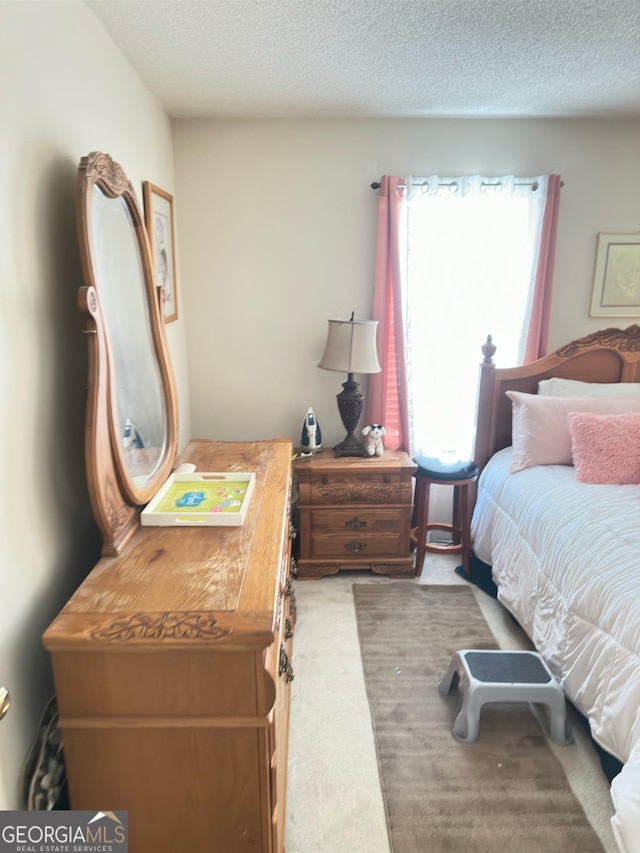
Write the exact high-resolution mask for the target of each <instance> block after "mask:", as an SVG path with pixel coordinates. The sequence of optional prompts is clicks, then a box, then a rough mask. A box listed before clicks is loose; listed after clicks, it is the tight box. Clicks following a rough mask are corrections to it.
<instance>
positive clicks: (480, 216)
mask: <svg viewBox="0 0 640 853" xmlns="http://www.w3.org/2000/svg"><path fill="white" fill-rule="evenodd" d="M407 184H408V192H407V193H406V194H405V201H404V203H403V206H402V216H401V237H402V244H401V258H402V265H403V270H402V279H403V292H404V309H405V323H406V350H407V366H408V376H407V382H408V405H409V423H410V441H411V449H412V452H413V453H425V454H427V455H431V456H437V455H442V454H445V453H446V454H447V455H451V454H455V455H456V456H459V457H466V458H470V456H471V453H472V448H473V438H474V435H473V426H474V419H475V401H476V392H477V380H478V365H479V363H480V361H481V358H482V355H481V351H480V347H481V345H482V344H483V343H484V341H485V339H486V337H487V335H488V334H490V335H492V336H493V339H494V342H495V343H496V344H497V345H498V346H499V363H500V364H502V365H504V366H512V365H516V364H521V363H522V361H523V356H524V345H525V340H526V332H527V326H528V322H529V316H530V312H531V302H532V297H533V289H534V284H535V276H536V269H537V263H538V247H539V244H540V233H541V227H542V220H543V215H544V210H545V203H546V195H547V178H546V176H540V177H535V178H514V176H513V175H510V176H506V177H502V178H489V177H484V176H481V175H474V176H464V177H438V176H431V177H429V178H421V179H419V180H418V179H416V180H415V181H412V180H411V179H407Z"/></svg>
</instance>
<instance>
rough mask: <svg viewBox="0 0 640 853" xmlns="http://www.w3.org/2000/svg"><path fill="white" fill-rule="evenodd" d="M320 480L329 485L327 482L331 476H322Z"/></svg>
mask: <svg viewBox="0 0 640 853" xmlns="http://www.w3.org/2000/svg"><path fill="white" fill-rule="evenodd" d="M320 482H321V483H322V484H323V485H325V486H326V485H327V483H328V482H329V478H328V477H322V478H321V479H320Z"/></svg>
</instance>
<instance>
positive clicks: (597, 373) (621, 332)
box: [473, 325, 640, 469]
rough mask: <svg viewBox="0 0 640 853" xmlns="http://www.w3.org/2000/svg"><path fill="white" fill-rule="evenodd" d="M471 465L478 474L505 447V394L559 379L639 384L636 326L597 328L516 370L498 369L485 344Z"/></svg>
mask: <svg viewBox="0 0 640 853" xmlns="http://www.w3.org/2000/svg"><path fill="white" fill-rule="evenodd" d="M482 351H483V353H484V361H483V362H482V364H481V365H480V380H479V387H478V408H477V412H476V438H475V446H474V456H473V458H474V460H475V463H476V465H478V467H479V468H480V469H482V468H484V466H485V465H486V464H487V462H488V461H489V459H490V458H491V456H492V455H493V454H494V453H496V452H497V451H498V450H501V449H502V448H503V447H508V446H509V445H510V444H511V401H510V400H509V398H508V397H507V396H505V391H511V390H513V391H525V392H527V393H529V394H535V393H537V390H538V382H539V381H540V380H541V379H550V378H551V377H552V376H559V377H562V378H563V379H579V380H582V381H583V382H640V326H636V325H634V326H629V327H628V328H627V329H602V330H601V331H599V332H593V334H591V335H587V336H586V337H584V338H578V339H577V340H575V341H571V342H570V343H568V344H564V346H561V347H559V348H558V349H557V350H555V351H554V352H552V353H550V354H549V355H546V356H545V357H544V358H540V359H538V360H537V361H533V362H531V363H530V364H524V365H522V366H520V367H511V368H506V369H502V368H500V369H498V368H496V366H495V365H494V363H493V354H494V353H495V351H496V348H495V346H493V345H492V342H491V340H490V339H488V340H487V343H486V344H485V345H484V346H483V347H482Z"/></svg>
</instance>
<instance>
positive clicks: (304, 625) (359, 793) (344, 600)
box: [285, 554, 618, 853]
mask: <svg viewBox="0 0 640 853" xmlns="http://www.w3.org/2000/svg"><path fill="white" fill-rule="evenodd" d="M456 560H457V558H456V557H455V555H448V554H445V555H440V554H427V557H426V559H425V563H424V567H423V570H422V573H421V575H420V577H419V578H416V579H415V580H408V581H403V582H402V583H406V585H408V586H416V585H417V586H426V587H429V586H430V585H443V584H452V585H456V586H463V587H465V588H466V589H468V590H470V591H471V592H472V594H473V595H474V597H475V599H476V603H477V605H478V606H479V607H480V609H481V610H482V613H483V615H484V617H485V619H486V621H487V624H488V625H489V626H490V628H491V631H492V633H493V635H494V636H495V637H496V639H497V640H498V642H499V644H500V646H501V647H502V648H511V649H517V648H531V645H530V643H529V641H528V639H527V638H526V636H525V635H524V633H523V632H522V630H521V629H520V628H519V626H517V625H516V623H515V622H514V620H513V619H512V618H511V616H510V615H509V614H508V613H507V611H506V610H505V609H504V608H503V607H502V606H501V605H500V604H499V602H498V601H496V600H495V599H494V598H491V597H489V596H488V595H485V594H484V593H483V592H481V591H480V590H479V589H477V588H476V587H475V586H473V585H472V584H469V583H467V582H466V581H465V580H463V579H462V578H461V577H460V576H459V575H457V574H456V573H455V568H456V565H457V562H456ZM354 583H358V584H360V583H367V584H369V583H377V584H380V585H385V584H386V585H390V584H394V583H398V581H392V580H390V579H389V578H386V577H384V576H382V575H373V574H371V573H370V572H364V571H360V572H359V571H352V572H341V573H340V574H339V575H331V576H328V577H326V578H323V579H322V580H319V581H310V580H305V581H297V582H296V583H295V591H296V599H297V611H298V618H297V622H296V627H295V636H294V639H293V667H294V671H295V680H294V681H293V682H292V685H291V689H292V693H291V718H290V720H291V728H290V738H289V770H288V781H287V827H286V836H285V845H286V850H287V853H389V850H390V848H389V836H388V831H387V825H386V816H385V807H384V802H383V797H382V791H381V786H380V773H379V769H378V762H377V756H376V747H375V741H374V736H373V729H372V723H371V714H370V710H369V701H368V698H367V693H366V687H365V681H364V674H363V666H362V660H361V655H360V643H359V639H358V627H357V623H356V617H355V611H354V600H353V584H354ZM403 630H404V626H403ZM571 716H572V718H574V716H575V715H574V714H573V712H572V713H571ZM574 730H575V734H576V744H575V745H574V746H572V747H568V748H567V747H561V746H556V745H555V744H551V749H552V750H553V752H554V754H555V756H556V758H557V759H558V760H559V761H560V762H561V764H562V766H563V768H564V770H565V773H566V775H567V778H568V779H569V782H570V783H571V787H572V789H573V790H574V792H575V793H576V796H577V797H578V799H579V801H580V803H581V804H582V806H583V808H584V810H585V812H586V814H587V816H588V817H589V820H590V822H591V824H592V825H593V826H594V827H595V829H596V831H597V833H598V836H599V838H600V840H601V841H602V844H603V846H604V849H605V850H606V851H607V853H617V851H618V848H617V845H616V843H615V841H614V839H613V833H612V831H611V826H610V818H611V814H612V804H611V798H610V795H609V783H608V781H607V779H606V777H605V775H604V774H603V773H602V770H601V768H600V763H599V761H598V756H597V754H596V753H595V750H594V749H593V744H592V743H591V741H590V740H589V738H588V737H587V736H586V735H585V733H584V731H583V730H582V729H581V727H580V726H579V725H574ZM465 748H466V747H465ZM533 807H534V803H533V801H532V808H533ZM459 810H460V814H461V815H464V800H463V798H462V797H461V798H460V803H459ZM467 842H468V839H467V838H466V837H465V838H463V839H462V843H461V846H460V848H459V851H460V853H465V851H466V850H467V847H468V843H467ZM491 850H492V853H493V851H494V850H495V851H497V853H514V848H513V847H511V846H510V845H502V849H501V846H499V845H495V846H493V847H492V848H491ZM421 853H441V851H439V850H438V849H437V848H436V847H433V848H431V849H429V850H424V851H421ZM456 853H458V851H456ZM515 853H519V852H518V851H517V850H515ZM536 853H562V851H560V850H557V849H552V848H546V847H544V846H538V848H537V850H536Z"/></svg>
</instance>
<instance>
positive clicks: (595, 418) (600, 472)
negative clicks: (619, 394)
mask: <svg viewBox="0 0 640 853" xmlns="http://www.w3.org/2000/svg"><path fill="white" fill-rule="evenodd" d="M567 417H568V419H569V429H570V431H571V447H572V450H573V464H574V465H575V468H576V479H577V480H579V481H580V482H581V483H610V484H611V485H614V486H624V485H629V484H630V483H640V414H628V415H590V414H587V413H586V412H570V413H569V415H567Z"/></svg>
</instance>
